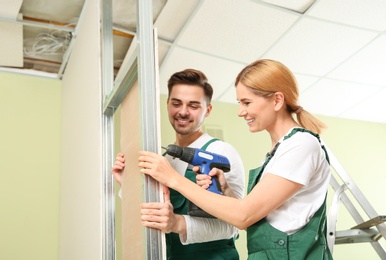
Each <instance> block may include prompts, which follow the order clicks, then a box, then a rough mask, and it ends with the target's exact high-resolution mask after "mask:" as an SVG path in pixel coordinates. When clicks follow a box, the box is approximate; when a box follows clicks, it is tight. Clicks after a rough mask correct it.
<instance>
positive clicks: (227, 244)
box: [166, 139, 239, 260]
mask: <svg viewBox="0 0 386 260" xmlns="http://www.w3.org/2000/svg"><path fill="white" fill-rule="evenodd" d="M217 140H218V139H212V140H210V141H209V142H207V143H206V144H205V145H204V146H203V147H202V148H201V149H202V150H204V151H205V150H206V148H207V147H208V145H209V144H210V143H212V142H214V141H217ZM185 177H186V178H188V179H189V180H191V181H193V182H196V174H195V173H194V172H193V171H192V170H190V169H187V170H186V172H185ZM170 201H171V203H172V204H173V207H174V213H175V214H181V215H187V212H188V204H189V201H188V200H187V199H186V198H185V197H184V196H182V195H181V194H180V193H179V192H177V191H175V190H173V189H170ZM166 248H167V259H172V260H179V259H181V260H190V259H192V260H193V259H194V260H220V259H227V260H237V259H239V255H238V252H237V250H236V247H235V243H234V241H233V239H223V240H217V241H210V242H204V243H195V244H189V245H182V244H181V241H180V237H179V234H177V233H169V234H166Z"/></svg>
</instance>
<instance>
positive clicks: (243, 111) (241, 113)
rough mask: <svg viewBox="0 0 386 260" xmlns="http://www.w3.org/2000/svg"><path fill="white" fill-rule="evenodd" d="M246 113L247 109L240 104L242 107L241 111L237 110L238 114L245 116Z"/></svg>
mask: <svg viewBox="0 0 386 260" xmlns="http://www.w3.org/2000/svg"><path fill="white" fill-rule="evenodd" d="M245 114H246V111H245V109H244V108H243V107H242V106H240V107H239V111H238V112H237V115H238V116H239V117H243V116H245Z"/></svg>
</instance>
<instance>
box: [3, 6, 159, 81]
mask: <svg viewBox="0 0 386 260" xmlns="http://www.w3.org/2000/svg"><path fill="white" fill-rule="evenodd" d="M84 2H85V1H84V0H66V1H63V0H24V1H22V0H0V10H2V11H1V12H0V32H1V38H2V41H1V42H2V43H1V44H2V45H1V47H2V48H1V50H3V51H2V52H0V54H1V56H0V57H1V58H0V66H2V67H4V68H11V69H20V70H21V71H23V70H24V71H26V72H27V71H30V72H31V71H36V72H45V73H52V74H56V75H57V78H59V79H60V78H61V77H62V76H63V74H64V68H65V65H66V64H65V63H66V62H67V60H66V58H68V56H69V54H70V52H71V41H72V36H73V33H74V31H75V29H76V26H77V23H78V21H79V19H80V17H81V13H82V9H83V5H84ZM165 3H166V0H157V1H154V3H153V10H154V11H153V13H154V20H155V19H156V17H157V16H158V15H159V13H160V12H161V10H162V8H163V6H164V5H165ZM136 19H137V17H136V0H113V28H114V31H113V42H114V71H115V72H117V71H118V70H119V68H120V66H121V64H122V61H123V60H124V57H125V55H126V53H127V50H128V49H129V46H130V44H131V42H132V40H133V38H134V36H135V34H136ZM8 57H9V58H8Z"/></svg>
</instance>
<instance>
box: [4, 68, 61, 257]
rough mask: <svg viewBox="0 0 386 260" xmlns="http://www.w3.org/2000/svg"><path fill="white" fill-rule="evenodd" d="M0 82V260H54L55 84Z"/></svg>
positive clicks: (11, 78)
mask: <svg viewBox="0 0 386 260" xmlns="http://www.w3.org/2000/svg"><path fill="white" fill-rule="evenodd" d="M0 82H1V84H0V114H1V130H0V132H1V135H0V144H1V146H0V158H1V163H0V208H1V217H0V220H1V221H0V233H1V235H0V259H6V260H20V259H28V260H46V259H47V260H48V259H49V260H52V259H58V239H59V234H58V230H59V167H60V166H59V148H60V107H61V100H60V92H61V82H60V81H59V80H53V79H46V78H39V77H32V76H22V75H18V74H12V73H3V72H0Z"/></svg>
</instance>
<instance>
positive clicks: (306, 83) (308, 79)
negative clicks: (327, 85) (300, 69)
mask: <svg viewBox="0 0 386 260" xmlns="http://www.w3.org/2000/svg"><path fill="white" fill-rule="evenodd" d="M294 76H295V78H296V81H297V82H298V88H299V93H302V92H303V91H304V90H306V89H307V88H308V87H310V86H312V84H314V83H315V82H316V81H318V80H319V78H318V77H313V76H307V75H301V74H294Z"/></svg>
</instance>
